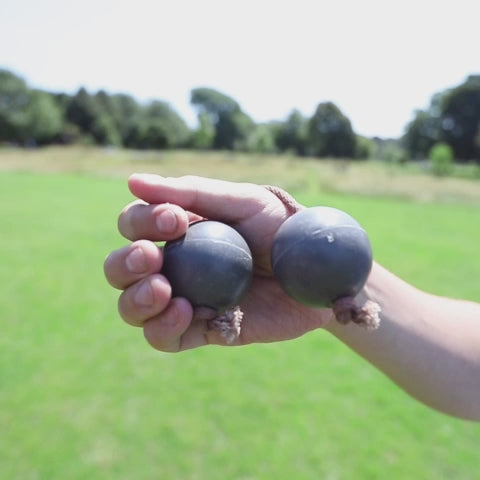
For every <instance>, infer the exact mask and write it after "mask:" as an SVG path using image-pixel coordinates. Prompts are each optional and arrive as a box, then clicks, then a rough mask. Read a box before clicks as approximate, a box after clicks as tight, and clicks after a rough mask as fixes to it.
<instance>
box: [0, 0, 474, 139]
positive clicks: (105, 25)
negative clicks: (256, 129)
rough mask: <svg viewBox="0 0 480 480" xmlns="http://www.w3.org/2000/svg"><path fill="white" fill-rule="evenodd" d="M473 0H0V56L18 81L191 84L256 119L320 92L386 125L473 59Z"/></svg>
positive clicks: (303, 106) (167, 92)
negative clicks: (229, 98)
mask: <svg viewBox="0 0 480 480" xmlns="http://www.w3.org/2000/svg"><path fill="white" fill-rule="evenodd" d="M479 25H480V1H479V0H455V1H444V0H437V1H431V0H402V1H388V0H383V1H381V0H361V1H355V0H351V1H347V0H330V1H322V0H316V1H315V0H311V1H307V0H292V1H290V0H284V1H282V0H263V1H262V0H256V1H255V0H237V1H228V0H223V1H222V0H167V1H164V0H157V1H154V0H150V1H149V0H128V1H123V0H82V1H70V2H69V1H68V0H0V68H7V69H9V70H12V71H13V72H15V73H17V74H19V75H20V76H22V77H23V78H25V80H27V82H28V83H29V85H30V86H31V87H37V88H43V89H47V90H55V91H64V92H68V93H73V92H75V91H76V90H77V89H78V88H79V87H80V86H85V87H86V88H87V89H88V90H89V91H92V92H93V91H96V90H98V89H100V88H103V89H105V90H107V91H108V92H109V93H119V92H124V93H129V94H131V95H133V96H134V97H135V98H137V100H147V99H152V98H156V99H162V100H166V101H168V102H169V103H170V104H171V105H172V106H173V107H174V108H175V109H176V110H177V111H178V112H179V113H180V114H181V115H182V116H183V118H184V119H185V120H187V121H188V122H189V123H190V124H193V123H194V121H195V113H194V111H193V110H192V108H191V107H190V105H189V96H190V91H191V89H192V88H195V87H198V86H209V87H212V88H215V89H218V90H220V91H222V92H224V93H226V94H228V95H230V96H232V97H233V98H234V99H235V100H237V101H238V102H239V103H240V105H241V106H242V108H243V109H244V110H245V111H246V112H247V113H248V114H249V115H251V116H252V117H253V119H254V120H255V121H257V122H261V121H268V120H280V119H285V118H286V116H287V115H288V113H289V112H290V111H291V110H292V109H293V108H298V109H299V110H300V111H302V112H303V113H304V114H305V115H311V114H312V113H313V112H314V110H315V108H316V106H317V104H318V103H319V102H321V101H327V100H331V101H333V102H335V103H336V104H337V105H338V106H339V107H340V109H341V110H342V111H343V112H344V113H345V114H346V115H347V116H348V117H349V118H350V120H351V121H352V124H353V127H354V129H355V131H356V132H357V133H360V134H363V135H367V136H373V135H378V136H383V137H397V136H399V135H401V134H402V132H403V130H404V127H405V125H406V124H407V123H408V121H409V120H410V119H411V117H412V114H413V112H414V110H415V109H418V108H426V107H427V106H428V104H429V101H430V98H431V96H432V95H433V94H434V93H436V92H438V91H441V90H444V89H446V88H449V87H452V86H455V85H457V84H459V83H461V82H463V80H464V79H465V78H466V77H467V76H468V75H469V74H473V73H480V27H479Z"/></svg>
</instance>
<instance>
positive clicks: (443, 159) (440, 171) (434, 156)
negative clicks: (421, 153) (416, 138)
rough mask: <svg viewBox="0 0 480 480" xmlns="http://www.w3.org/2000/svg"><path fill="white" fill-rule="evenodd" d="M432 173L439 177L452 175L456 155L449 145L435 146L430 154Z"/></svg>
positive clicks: (437, 144)
mask: <svg viewBox="0 0 480 480" xmlns="http://www.w3.org/2000/svg"><path fill="white" fill-rule="evenodd" d="M428 158H429V159H430V162H431V167H432V172H433V173H434V174H435V175H438V176H446V175H450V174H451V173H452V171H453V164H454V160H455V157H454V154H453V149H452V147H451V146H450V145H448V143H445V142H439V143H436V144H435V145H433V147H432V148H431V149H430V151H429V153H428Z"/></svg>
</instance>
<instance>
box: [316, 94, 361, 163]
mask: <svg viewBox="0 0 480 480" xmlns="http://www.w3.org/2000/svg"><path fill="white" fill-rule="evenodd" d="M355 142H356V138H355V133H354V132H353V129H352V125H351V123H350V120H349V119H348V118H347V117H346V116H345V115H344V114H343V113H342V112H341V111H340V109H339V108H338V107H337V106H336V105H335V104H334V103H332V102H325V103H320V104H319V105H318V107H317V109H316V110H315V113H314V114H313V116H312V118H311V119H310V121H309V124H308V149H309V153H310V154H312V155H314V156H317V157H326V156H332V157H349V158H353V157H354V156H355Z"/></svg>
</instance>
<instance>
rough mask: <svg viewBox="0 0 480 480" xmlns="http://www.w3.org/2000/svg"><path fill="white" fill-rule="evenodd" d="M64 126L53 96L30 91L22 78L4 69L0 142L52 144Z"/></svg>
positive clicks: (0, 78) (0, 79)
mask: <svg viewBox="0 0 480 480" xmlns="http://www.w3.org/2000/svg"><path fill="white" fill-rule="evenodd" d="M61 125H62V112H61V109H60V108H59V106H58V105H57V103H56V101H55V98H54V96H53V95H51V94H49V93H47V92H43V91H40V90H30V89H29V88H28V86H27V84H26V82H25V81H24V80H23V79H22V78H20V77H18V76H16V75H15V74H13V73H11V72H8V71H7V70H0V141H12V142H18V143H21V144H26V143H48V142H50V141H52V140H53V139H54V138H55V137H56V135H57V134H58V133H59V131H60V129H61Z"/></svg>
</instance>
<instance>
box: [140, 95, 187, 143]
mask: <svg viewBox="0 0 480 480" xmlns="http://www.w3.org/2000/svg"><path fill="white" fill-rule="evenodd" d="M189 136H190V130H189V128H188V126H187V124H186V123H185V121H184V120H183V119H182V118H181V117H180V115H178V113H177V112H175V110H173V109H172V108H171V107H170V105H169V104H168V103H166V102H163V101H160V100H154V101H152V102H150V103H149V104H148V105H147V106H146V107H145V109H144V111H143V113H142V115H141V117H140V118H139V122H138V124H137V126H136V127H135V128H134V129H133V140H134V142H133V143H134V145H135V146H137V147H140V148H160V149H163V148H174V147H181V146H184V145H186V143H187V141H188V139H189Z"/></svg>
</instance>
